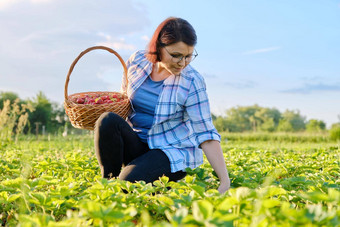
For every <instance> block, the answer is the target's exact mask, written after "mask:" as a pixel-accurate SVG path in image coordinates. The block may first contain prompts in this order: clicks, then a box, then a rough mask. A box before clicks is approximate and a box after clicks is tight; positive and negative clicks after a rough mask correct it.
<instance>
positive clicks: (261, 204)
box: [0, 134, 340, 226]
mask: <svg viewBox="0 0 340 227" xmlns="http://www.w3.org/2000/svg"><path fill="white" fill-rule="evenodd" d="M222 137H223V140H222V148H223V151H224V157H225V160H226V163H227V168H228V170H229V173H230V178H231V181H232V183H231V186H232V188H231V189H230V190H229V191H228V192H227V193H226V194H224V195H220V194H219V193H218V192H217V190H216V188H217V187H218V179H217V178H216V176H215V174H214V172H213V171H212V169H211V166H210V165H209V163H208V162H207V161H206V160H205V162H204V164H203V165H202V166H201V167H199V168H196V169H195V170H188V175H187V176H186V178H185V179H183V180H181V181H180V182H168V179H167V178H166V177H163V178H160V179H159V180H158V181H156V182H154V184H153V185H151V184H145V183H144V182H138V183H133V184H132V183H129V182H124V181H120V180H117V179H116V180H109V181H108V180H105V179H101V177H100V170H99V167H98V163H97V160H96V158H95V154H94V150H93V138H92V136H91V135H79V136H76V135H75V136H68V137H66V138H64V137H61V136H41V137H39V138H38V140H36V138H35V137H20V138H19V140H18V142H16V143H15V142H12V143H9V142H8V143H7V144H4V145H3V146H2V147H1V148H0V223H1V224H2V225H5V226H17V225H20V226H136V225H137V226H300V225H302V226H339V222H340V208H339V203H340V186H339V185H340V179H339V176H340V167H339V166H340V162H339V160H340V146H339V143H336V142H334V141H333V142H332V141H330V140H328V139H326V138H324V135H298V134H294V135H285V134H282V135H275V134H273V135H268V134H266V135H254V134H222ZM318 137H320V138H318ZM225 138H228V142H227V143H226V142H225V140H224V139H225ZM255 138H256V139H255Z"/></svg>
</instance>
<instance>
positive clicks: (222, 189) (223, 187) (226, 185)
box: [217, 179, 230, 194]
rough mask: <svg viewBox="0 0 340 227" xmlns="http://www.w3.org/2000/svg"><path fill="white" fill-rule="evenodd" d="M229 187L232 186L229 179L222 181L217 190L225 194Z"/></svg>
mask: <svg viewBox="0 0 340 227" xmlns="http://www.w3.org/2000/svg"><path fill="white" fill-rule="evenodd" d="M229 188H230V180H229V179H228V181H223V182H221V184H220V186H219V187H218V189H217V190H218V192H219V193H220V194H224V193H225V192H226V191H228V190H229Z"/></svg>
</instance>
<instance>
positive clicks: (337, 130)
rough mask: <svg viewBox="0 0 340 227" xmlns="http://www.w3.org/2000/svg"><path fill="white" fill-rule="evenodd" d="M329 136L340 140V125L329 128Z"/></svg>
mask: <svg viewBox="0 0 340 227" xmlns="http://www.w3.org/2000/svg"><path fill="white" fill-rule="evenodd" d="M329 137H330V138H331V139H332V140H340V126H339V125H337V126H335V127H332V128H331V130H329Z"/></svg>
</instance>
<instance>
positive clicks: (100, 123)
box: [95, 112, 124, 131]
mask: <svg viewBox="0 0 340 227" xmlns="http://www.w3.org/2000/svg"><path fill="white" fill-rule="evenodd" d="M122 121H124V119H123V118H121V117H120V116H119V115H118V114H115V113H112V112H105V113H103V114H102V115H100V117H99V118H98V120H97V121H96V125H95V130H96V131H97V130H105V131H106V130H107V129H113V128H114V127H115V126H118V125H119V124H120V122H122Z"/></svg>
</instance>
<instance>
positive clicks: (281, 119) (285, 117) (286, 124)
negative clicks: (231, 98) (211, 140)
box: [212, 105, 340, 132]
mask: <svg viewBox="0 0 340 227" xmlns="http://www.w3.org/2000/svg"><path fill="white" fill-rule="evenodd" d="M212 117H213V121H214V125H215V127H216V129H217V130H218V131H221V132H301V131H308V132H322V131H325V130H326V123H325V122H324V121H322V120H318V119H310V120H308V121H307V120H306V117H305V116H302V115H301V114H300V111H299V110H286V111H285V112H283V113H281V112H280V111H279V110H278V109H276V108H266V107H261V106H258V105H252V106H237V107H233V108H230V109H228V110H227V111H226V116H215V115H213V116H212ZM339 120H340V119H339ZM338 126H339V123H336V124H334V125H332V127H338Z"/></svg>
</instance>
